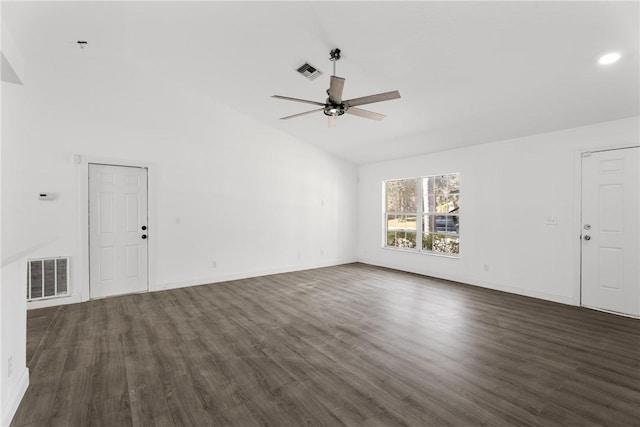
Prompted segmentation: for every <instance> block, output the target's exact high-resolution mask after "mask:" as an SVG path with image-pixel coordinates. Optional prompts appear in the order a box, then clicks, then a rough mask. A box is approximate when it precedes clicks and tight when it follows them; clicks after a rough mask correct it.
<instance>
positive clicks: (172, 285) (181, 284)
mask: <svg viewBox="0 0 640 427" xmlns="http://www.w3.org/2000/svg"><path fill="white" fill-rule="evenodd" d="M354 262H357V260H355V259H346V260H338V261H333V262H327V263H317V264H308V265H295V266H285V267H278V268H273V269H265V270H257V271H249V272H242V273H232V274H223V275H219V276H215V277H201V278H194V279H186V280H181V281H178V282H168V283H159V284H156V285H154V286H149V292H154V291H164V290H168V289H178V288H186V287H189V286H199V285H208V284H210V283H220V282H228V281H231V280H241V279H250V278H252V277H260V276H269V275H272V274H282V273H291V272H293V271H302V270H311V269H314V268H323V267H332V266H335V265H342V264H351V263H354Z"/></svg>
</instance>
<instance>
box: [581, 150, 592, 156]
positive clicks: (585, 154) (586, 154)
mask: <svg viewBox="0 0 640 427" xmlns="http://www.w3.org/2000/svg"><path fill="white" fill-rule="evenodd" d="M590 155H591V151H589V152H587V153H582V157H589V156H590Z"/></svg>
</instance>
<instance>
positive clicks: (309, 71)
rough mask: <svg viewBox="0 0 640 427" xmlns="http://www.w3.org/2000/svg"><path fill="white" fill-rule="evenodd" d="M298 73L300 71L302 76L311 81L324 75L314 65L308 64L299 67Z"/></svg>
mask: <svg viewBox="0 0 640 427" xmlns="http://www.w3.org/2000/svg"><path fill="white" fill-rule="evenodd" d="M296 71H298V72H299V73H300V74H302V75H303V76H305V77H306V78H308V79H309V80H314V79H316V78H317V77H319V76H321V75H322V71H320V70H318V68H317V67H314V66H313V65H311V64H309V63H308V62H305V63H304V64H302V65H301V66H299V67H298V69H297V70H296Z"/></svg>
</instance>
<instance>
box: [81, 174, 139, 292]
mask: <svg viewBox="0 0 640 427" xmlns="http://www.w3.org/2000/svg"><path fill="white" fill-rule="evenodd" d="M147 200H148V195H147V169H146V168H139V167H129V166H113V165H102V164H89V277H90V283H89V289H90V291H89V292H90V297H91V298H92V299H94V298H103V297H107V296H112V295H121V294H129V293H137V292H145V291H147V288H148V239H147V238H146V237H147V236H148V229H147V224H148V222H147V203H148V202H147ZM143 228H144V229H143Z"/></svg>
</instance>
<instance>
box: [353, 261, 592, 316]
mask: <svg viewBox="0 0 640 427" xmlns="http://www.w3.org/2000/svg"><path fill="white" fill-rule="evenodd" d="M358 262H361V263H363V264H369V265H375V266H378V267H385V268H391V269H394V270H400V271H406V272H408V273H414V274H419V275H422V276H427V277H433V278H436V279H442V280H450V281H452V282H458V283H463V284H465V285H472V286H479V287H481V288H487V289H493V290H495V291H503V292H509V293H511V294H516V295H522V296H525V297H531V298H537V299H542V300H545V301H552V302H557V303H560V304H566V305H574V306H575V305H579V304H577V303H576V301H575V298H573V297H568V296H565V295H559V294H552V293H548V292H543V291H537V290H533V289H526V288H519V287H517V286H511V285H504V284H500V283H493V282H487V281H483V280H478V279H476V278H470V277H464V276H458V275H444V274H437V273H432V272H424V271H419V270H418V269H416V270H410V269H407V268H403V267H398V266H394V265H390V264H382V263H377V262H373V261H371V260H367V259H360V260H359V261H358Z"/></svg>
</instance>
